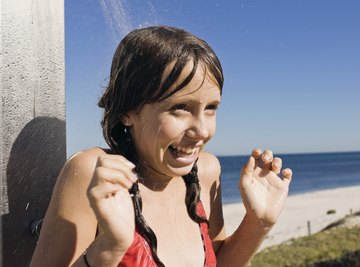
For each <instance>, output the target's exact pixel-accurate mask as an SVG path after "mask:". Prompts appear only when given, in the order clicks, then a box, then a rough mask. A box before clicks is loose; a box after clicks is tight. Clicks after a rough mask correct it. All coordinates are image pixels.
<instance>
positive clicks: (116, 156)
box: [31, 26, 292, 267]
mask: <svg viewBox="0 0 360 267" xmlns="http://www.w3.org/2000/svg"><path fill="white" fill-rule="evenodd" d="M222 86H223V73H222V68H221V65H220V62H219V60H218V58H217V56H216V55H215V53H214V52H213V50H212V49H211V48H210V47H209V46H208V44H207V43H206V42H204V41H203V40H201V39H199V38H197V37H195V36H194V35H192V34H190V33H188V32H186V31H184V30H181V29H177V28H172V27H165V26H159V27H149V28H144V29H138V30H135V31H133V32H131V33H129V34H128V35H127V36H126V37H125V38H124V39H123V40H122V42H121V43H120V44H119V46H118V48H117V50H116V52H115V55H114V58H113V62H112V66H111V73H110V81H109V84H108V87H107V88H106V90H105V92H104V94H103V96H102V97H101V99H100V101H99V106H100V107H101V108H103V109H104V113H103V119H102V127H103V133H104V137H105V140H106V141H107V143H108V145H109V147H110V149H102V148H92V149H89V150H86V151H82V152H79V153H77V154H75V155H74V156H72V157H71V158H70V159H69V160H68V161H67V163H66V164H65V166H64V168H63V170H62V172H61V174H60V176H59V178H58V180H57V184H56V186H55V188H54V192H53V196H52V199H51V202H50V205H49V208H48V211H47V214H46V217H45V219H44V223H43V227H42V230H41V235H40V239H39V241H38V244H37V247H36V250H35V253H34V256H33V259H32V262H31V266H70V265H71V266H96V267H98V266H107V267H108V266H191V267H194V266H208V267H210V266H227V267H228V266H245V265H246V264H247V263H249V261H250V260H251V258H252V256H253V255H254V254H255V252H256V251H257V249H258V247H259V246H260V244H261V242H262V240H263V239H264V238H265V236H266V234H267V233H268V232H269V230H270V229H271V227H272V226H273V225H274V223H275V222H276V220H277V218H278V216H279V213H280V211H281V209H282V207H283V204H284V201H285V198H286V196H287V193H288V186H289V182H290V179H291V176H292V173H291V170H290V169H285V170H283V171H282V174H280V173H281V168H282V166H281V165H282V164H281V159H280V158H276V157H273V155H272V152H271V151H269V150H265V151H264V152H262V151H261V150H260V149H254V150H253V152H252V155H251V156H250V158H249V160H248V162H247V163H246V164H245V165H244V166H243V169H242V173H241V179H240V191H241V194H242V198H243V202H244V205H245V207H246V215H245V217H244V219H243V221H242V222H241V223H240V225H239V227H238V229H237V230H236V231H235V232H234V234H233V235H231V236H229V237H226V235H225V230H224V219H223V214H222V203H221V180H220V165H219V162H218V160H217V159H216V157H215V156H214V155H212V154H210V153H206V152H204V147H205V145H206V143H207V142H208V141H209V140H210V139H211V137H212V136H213V135H214V133H215V127H216V125H215V124H216V109H217V108H218V106H219V104H220V101H221V91H222Z"/></svg>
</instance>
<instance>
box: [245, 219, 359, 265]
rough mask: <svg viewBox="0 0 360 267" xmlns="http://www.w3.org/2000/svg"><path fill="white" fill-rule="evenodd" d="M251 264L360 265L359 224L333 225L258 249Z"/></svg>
mask: <svg viewBox="0 0 360 267" xmlns="http://www.w3.org/2000/svg"><path fill="white" fill-rule="evenodd" d="M250 266H251V267H285V266H286V267H305V266H308V267H325V266H326V267H335V266H336V267H341V266H345V267H346V266H349V267H350V266H351V267H354V266H360V225H357V226H354V227H352V228H346V227H331V228H328V229H326V230H324V231H322V232H319V233H316V234H314V235H311V236H307V237H302V238H297V239H292V240H290V241H288V242H286V243H283V244H280V245H277V246H272V247H269V248H267V249H265V250H263V251H261V252H259V253H258V254H257V255H256V256H255V257H254V259H253V261H252V263H251V265H250Z"/></svg>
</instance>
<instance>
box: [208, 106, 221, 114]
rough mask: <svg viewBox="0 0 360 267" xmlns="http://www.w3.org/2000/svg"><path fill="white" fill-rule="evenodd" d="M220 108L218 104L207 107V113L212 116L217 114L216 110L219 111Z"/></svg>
mask: <svg viewBox="0 0 360 267" xmlns="http://www.w3.org/2000/svg"><path fill="white" fill-rule="evenodd" d="M218 107H219V105H217V104H212V105H208V106H206V108H205V111H206V112H207V113H208V114H210V115H212V114H215V113H216V110H217V109H218Z"/></svg>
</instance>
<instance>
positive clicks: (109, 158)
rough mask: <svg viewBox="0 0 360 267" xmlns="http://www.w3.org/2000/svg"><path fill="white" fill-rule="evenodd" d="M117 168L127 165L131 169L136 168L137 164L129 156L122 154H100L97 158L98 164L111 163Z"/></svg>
mask: <svg viewBox="0 0 360 267" xmlns="http://www.w3.org/2000/svg"><path fill="white" fill-rule="evenodd" d="M110 163H111V165H112V166H113V167H114V168H116V166H118V165H119V166H120V165H125V166H127V167H128V168H130V169H131V170H132V169H134V168H135V164H134V163H132V162H131V161H129V160H128V159H127V158H125V157H123V156H120V155H109V154H106V155H101V156H99V158H98V160H97V165H96V166H106V165H107V164H110Z"/></svg>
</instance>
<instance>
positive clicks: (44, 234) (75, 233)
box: [30, 149, 133, 267]
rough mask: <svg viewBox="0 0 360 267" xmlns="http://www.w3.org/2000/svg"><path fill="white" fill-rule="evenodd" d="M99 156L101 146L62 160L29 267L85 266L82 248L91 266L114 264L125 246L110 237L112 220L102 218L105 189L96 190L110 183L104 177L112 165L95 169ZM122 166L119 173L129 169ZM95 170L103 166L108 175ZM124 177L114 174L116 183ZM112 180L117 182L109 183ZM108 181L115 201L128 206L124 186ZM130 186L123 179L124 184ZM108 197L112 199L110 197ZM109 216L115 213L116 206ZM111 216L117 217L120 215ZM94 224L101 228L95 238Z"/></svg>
mask: <svg viewBox="0 0 360 267" xmlns="http://www.w3.org/2000/svg"><path fill="white" fill-rule="evenodd" d="M104 154H105V152H103V151H102V150H100V149H92V150H89V151H86V152H80V153H78V154H76V155H75V156H73V157H72V158H70V159H69V160H68V162H67V163H66V164H65V166H64V168H63V169H62V171H61V173H60V176H59V177H58V180H57V183H56V185H55V188H54V191H53V194H52V198H51V201H50V204H49V207H48V210H47V213H46V216H45V219H44V223H43V226H42V229H41V233H40V239H39V241H38V244H37V246H36V249H35V252H34V255H33V258H32V261H31V264H30V266H55V267H56V266H59V267H60V266H61V267H64V266H70V265H72V264H74V265H73V266H86V265H85V263H84V261H83V258H82V254H83V252H84V251H85V250H86V249H87V248H88V250H87V256H88V259H89V262H90V263H91V265H93V266H116V265H117V264H118V263H119V261H120V260H121V258H122V255H123V254H124V253H125V251H126V249H125V246H124V247H119V244H120V245H121V244H122V243H121V242H120V243H117V241H118V240H117V239H116V236H115V235H114V236H111V235H112V233H110V232H109V225H110V224H111V222H112V221H111V219H110V220H108V219H107V218H106V216H107V214H109V213H108V210H107V209H106V207H109V206H110V207H111V205H108V204H106V203H104V202H103V201H102V199H104V198H103V197H102V196H104V195H106V194H107V193H106V192H104V190H103V191H101V188H102V187H104V185H106V184H109V183H107V182H106V181H107V180H106V178H107V177H108V176H109V175H110V176H113V174H114V172H113V171H111V170H109V169H114V167H113V168H99V167H101V166H99V165H101V164H99V159H100V158H101V157H104V156H105V155H106V154H105V155H104ZM109 156H111V155H109ZM103 162H104V160H103ZM105 162H108V161H105ZM102 164H103V163H102ZM108 164H109V163H108ZM121 166H123V164H121ZM117 168H119V167H117ZM122 168H123V169H124V170H123V171H122V173H123V174H124V173H125V174H126V173H130V172H131V170H130V168H127V169H126V168H124V167H122ZM98 169H103V170H104V169H106V170H107V174H104V172H103V173H101V172H99V171H97V170H98ZM117 174H119V171H118V172H117ZM118 176H119V175H118ZM124 176H126V175H122V176H120V177H118V180H120V181H121V179H124V178H123V177H124ZM116 183H117V184H118V185H114V184H116ZM110 184H113V187H114V186H115V187H116V190H115V191H112V192H115V193H114V194H115V195H117V196H118V197H117V198H116V200H117V201H118V200H119V199H120V198H121V204H124V205H126V206H127V207H131V208H132V204H131V203H130V202H131V199H130V197H129V194H128V192H127V189H124V185H122V186H120V187H121V188H120V189H119V184H121V183H120V182H116V181H114V182H113V183H110ZM131 184H132V183H128V185H127V187H129V186H131ZM105 187H106V186H105ZM108 187H109V186H108ZM110 187H111V185H110ZM112 190H113V188H112ZM118 191H119V192H120V193H118ZM96 192H97V194H96ZM108 199H110V201H111V200H114V199H115V198H108ZM129 199H130V202H129ZM129 203H130V204H131V205H128V204H129ZM120 206H121V205H120ZM125 210H126V209H125ZM112 214H113V215H114V216H116V215H117V214H116V209H115V211H112ZM128 217H130V218H131V216H128ZM113 219H114V220H119V217H114V218H113ZM98 225H99V227H100V228H101V231H100V234H99V235H98V236H97V237H96V238H95V234H96V229H97V227H98ZM121 226H122V227H123V229H124V231H125V230H127V231H129V232H130V233H131V226H130V230H129V228H126V227H125V226H124V225H121ZM104 229H105V230H104ZM132 233H133V232H132ZM109 236H110V237H109ZM115 263H116V264H115Z"/></svg>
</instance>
